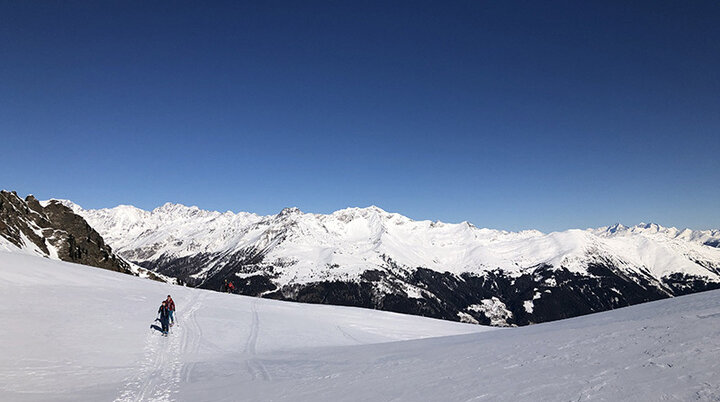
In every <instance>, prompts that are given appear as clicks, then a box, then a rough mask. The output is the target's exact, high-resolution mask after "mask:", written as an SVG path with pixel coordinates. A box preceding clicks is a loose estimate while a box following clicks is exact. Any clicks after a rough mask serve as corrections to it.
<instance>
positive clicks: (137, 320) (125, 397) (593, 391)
mask: <svg viewBox="0 0 720 402" xmlns="http://www.w3.org/2000/svg"><path fill="white" fill-rule="evenodd" d="M168 293H169V294H172V295H173V297H174V299H175V302H176V304H177V308H178V311H177V315H178V325H176V326H175V327H174V328H173V333H172V334H171V335H170V336H169V337H167V338H165V337H161V336H160V335H159V332H157V331H156V330H154V329H151V328H150V325H151V324H153V319H154V317H155V313H156V311H157V307H158V305H159V303H160V301H161V300H163V299H164V298H165V296H166V295H167V294H168ZM0 317H2V321H3V322H2V325H0V400H2V401H45V400H52V401H56V400H60V401H78V400H117V401H139V400H148V401H149V400H158V401H171V400H178V401H200V400H220V401H223V400H224V401H237V400H243V401H270V400H273V401H366V400H373V401H391V400H393V401H504V400H506V401H518V400H520V401H523V400H525V401H537V400H613V401H615V400H627V401H638V400H645V401H655V400H717V399H718V398H720V377H718V373H720V292H717V291H712V292H705V293H700V294H695V295H691V296H683V297H678V298H674V299H668V300H663V301H658V302H653V303H647V304H643V305H638V306H633V307H628V308H623V309H619V310H615V311H610V312H605V313H600V314H593V315H588V316H584V317H579V318H575V319H569V320H564V321H557V322H552V323H546V324H538V325H533V326H529V327H522V328H512V329H495V330H490V329H489V328H487V327H481V326H476V325H469V324H460V323H453V322H445V321H439V320H432V319H426V318H422V317H414V316H404V315H400V314H393V313H387V312H380V311H372V310H362V309H354V308H345V307H337V306H325V305H306V304H296V303H289V302H279V301H273V300H263V299H254V298H249V297H243V296H235V295H227V294H220V293H214V292H210V291H205V290H198V289H190V288H183V287H178V286H174V285H169V284H165V283H159V282H153V281H150V280H146V279H141V278H136V277H132V276H128V275H122V274H118V273H115V272H110V271H104V270H100V269H96V268H90V267H85V266H79V265H74V264H69V263H64V262H59V261H53V260H50V259H44V258H40V257H36V256H31V255H25V254H21V253H8V252H4V251H0Z"/></svg>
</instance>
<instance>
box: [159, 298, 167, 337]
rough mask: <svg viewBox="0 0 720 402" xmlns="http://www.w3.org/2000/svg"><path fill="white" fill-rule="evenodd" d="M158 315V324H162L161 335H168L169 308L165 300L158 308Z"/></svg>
mask: <svg viewBox="0 0 720 402" xmlns="http://www.w3.org/2000/svg"><path fill="white" fill-rule="evenodd" d="M158 315H159V316H160V317H159V319H160V324H161V325H162V334H163V336H168V331H169V329H170V326H169V320H170V310H168V307H167V302H166V301H164V300H163V302H162V304H161V305H160V308H159V309H158Z"/></svg>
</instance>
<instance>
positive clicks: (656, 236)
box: [61, 200, 720, 285]
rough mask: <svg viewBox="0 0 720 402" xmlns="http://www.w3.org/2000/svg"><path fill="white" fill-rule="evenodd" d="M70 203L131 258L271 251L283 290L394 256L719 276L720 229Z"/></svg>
mask: <svg viewBox="0 0 720 402" xmlns="http://www.w3.org/2000/svg"><path fill="white" fill-rule="evenodd" d="M61 202H63V203H64V204H65V205H67V206H69V207H70V208H72V209H73V210H74V211H75V212H76V213H78V214H80V215H82V216H83V217H84V218H85V219H86V220H87V221H88V222H89V223H90V225H91V226H92V227H93V228H95V229H96V230H97V231H98V232H99V233H100V234H101V235H102V236H103V237H104V239H105V241H106V242H107V243H108V244H110V245H111V246H112V247H113V248H114V249H115V251H116V252H118V253H119V254H120V255H121V256H123V257H125V258H126V259H129V260H130V261H133V262H136V263H142V262H144V261H148V262H152V261H156V260H158V259H161V258H165V259H167V258H183V257H188V256H194V255H198V254H214V255H223V256H224V255H231V254H233V253H241V252H242V251H243V250H255V251H256V252H257V251H260V250H262V252H263V254H264V260H263V263H262V264H267V265H272V266H275V267H282V269H280V270H279V271H278V273H279V275H280V276H279V277H278V278H277V282H278V283H279V284H280V285H284V284H291V283H308V282H314V281H318V280H325V279H330V277H331V278H335V279H340V280H347V279H351V280H352V279H354V278H357V277H359V276H360V275H361V274H362V273H363V272H364V271H365V270H368V269H373V268H379V267H383V266H386V265H387V259H388V258H390V259H392V260H393V262H395V263H397V264H399V265H401V266H403V267H406V268H416V267H424V268H428V269H433V270H436V271H438V272H446V271H447V272H452V273H456V274H460V273H465V272H470V273H482V272H484V271H488V270H495V269H501V270H503V271H505V272H507V273H510V274H519V273H521V272H522V271H523V270H524V269H528V268H532V267H535V266H537V265H540V264H548V265H552V266H554V267H556V268H560V267H563V268H567V269H569V270H571V271H575V272H585V270H586V268H587V265H588V263H591V262H594V261H597V260H598V259H604V260H605V261H610V262H612V263H613V264H614V265H615V266H617V267H619V268H621V269H626V270H628V271H637V270H638V269H640V270H642V271H643V272H648V273H649V274H650V275H652V276H653V277H655V278H656V279H660V278H662V277H663V276H666V275H668V274H671V273H675V272H681V273H685V274H688V275H692V276H697V277H705V278H711V279H713V280H718V279H720V278H718V274H717V273H715V272H714V271H712V270H709V269H707V268H706V267H707V266H712V265H720V248H718V247H712V246H709V245H707V244H708V243H709V244H715V243H714V242H720V231H717V230H715V231H711V230H706V231H692V230H688V229H685V230H678V229H675V228H664V227H662V226H658V225H655V224H640V225H637V226H633V227H625V226H622V225H615V226H609V227H603V228H599V229H586V230H578V229H574V230H567V231H564V232H553V233H542V232H539V231H537V230H527V231H522V232H507V231H503V230H492V229H481V228H477V227H475V226H473V225H472V224H470V223H467V222H463V223H457V224H451V223H443V222H437V221H414V220H412V219H409V218H407V217H405V216H403V215H400V214H396V213H389V212H386V211H383V210H382V209H380V208H378V207H375V206H372V207H367V208H347V209H343V210H339V211H336V212H334V213H332V214H328V215H323V214H312V213H303V212H301V211H300V210H298V209H297V208H286V209H284V210H283V211H281V212H280V213H279V214H277V215H269V216H259V215H256V214H252V213H247V212H239V213H233V212H229V211H228V212H224V213H221V212H216V211H205V210H202V209H199V208H197V207H187V206H184V205H180V204H171V203H167V204H165V205H163V206H161V207H158V208H156V209H154V210H152V211H145V210H142V209H138V208H135V207H133V206H126V205H121V206H118V207H115V208H111V209H98V210H85V209H83V208H81V207H80V206H78V205H76V204H74V203H72V202H70V201H67V200H61ZM222 261H223V260H218V261H217V262H209V263H208V265H207V266H206V267H205V271H202V272H199V273H197V274H195V276H196V277H198V278H200V279H202V277H203V275H205V274H207V273H208V272H210V271H212V270H214V269H219V268H220V267H221V264H222V263H223V262H222ZM699 262H700V263H699ZM214 264H217V266H214ZM262 264H261V265H262ZM703 264H704V266H703ZM330 268H331V269H330Z"/></svg>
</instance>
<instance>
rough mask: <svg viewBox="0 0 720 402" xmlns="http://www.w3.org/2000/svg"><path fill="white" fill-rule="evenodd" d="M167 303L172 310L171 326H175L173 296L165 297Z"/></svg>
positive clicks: (169, 309)
mask: <svg viewBox="0 0 720 402" xmlns="http://www.w3.org/2000/svg"><path fill="white" fill-rule="evenodd" d="M165 303H167V308H168V311H170V326H173V325H175V302H174V301H173V299H172V297H170V295H168V297H167V299H165Z"/></svg>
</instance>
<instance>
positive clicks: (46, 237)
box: [0, 191, 131, 274]
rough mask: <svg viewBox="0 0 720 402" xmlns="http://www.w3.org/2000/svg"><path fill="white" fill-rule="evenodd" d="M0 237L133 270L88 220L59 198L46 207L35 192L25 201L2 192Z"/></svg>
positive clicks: (47, 252)
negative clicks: (59, 200) (36, 196)
mask: <svg viewBox="0 0 720 402" xmlns="http://www.w3.org/2000/svg"><path fill="white" fill-rule="evenodd" d="M0 236H2V237H4V238H5V239H7V240H8V241H10V242H11V243H13V244H15V245H16V246H18V247H23V246H27V247H33V246H34V247H37V249H38V250H40V251H41V252H42V253H44V254H45V255H47V256H50V255H51V253H52V252H56V253H57V257H58V258H59V259H61V260H63V261H68V262H75V263H78V264H84V265H91V266H94V267H98V268H104V269H109V270H112V271H117V272H123V273H128V274H130V273H131V271H130V267H129V265H128V263H127V262H125V261H124V260H122V259H121V258H118V257H117V256H116V255H115V254H114V253H113V252H112V249H111V248H110V246H108V245H107V244H105V241H104V240H103V238H102V236H100V234H98V232H96V231H95V230H94V229H93V228H92V227H90V225H89V224H88V223H87V222H86V221H85V219H83V218H82V217H81V216H79V215H76V214H75V213H74V212H73V211H72V210H71V209H70V208H68V207H66V206H64V205H62V204H61V203H60V202H58V201H51V202H50V203H49V204H48V205H47V206H46V207H43V206H42V205H40V203H39V202H38V200H36V199H35V197H33V196H32V195H29V196H27V197H26V198H25V200H23V199H21V198H20V197H18V195H17V193H15V192H7V191H0ZM28 243H30V244H28Z"/></svg>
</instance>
